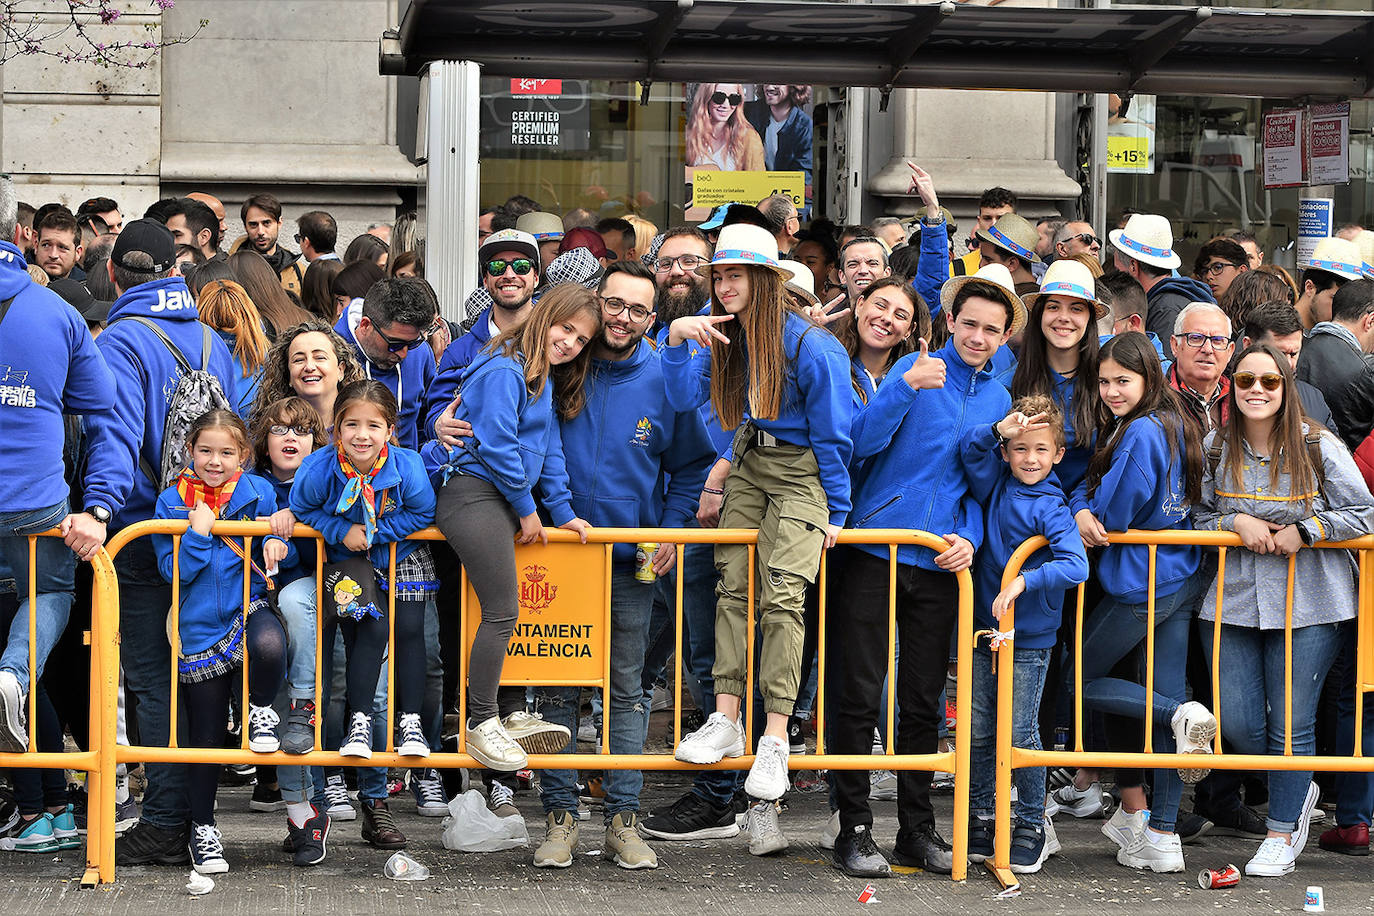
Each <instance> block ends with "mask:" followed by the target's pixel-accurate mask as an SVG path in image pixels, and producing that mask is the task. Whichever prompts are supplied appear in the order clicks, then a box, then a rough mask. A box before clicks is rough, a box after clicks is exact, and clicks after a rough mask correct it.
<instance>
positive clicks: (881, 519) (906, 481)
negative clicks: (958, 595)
mask: <svg viewBox="0 0 1374 916" xmlns="http://www.w3.org/2000/svg"><path fill="white" fill-rule="evenodd" d="M931 355H933V356H937V357H939V358H940V359H943V360H944V361H945V386H944V387H943V388H930V389H924V390H917V389H915V388H912V387H911V386H910V385H909V384H907V381H906V379H904V378H903V377H902V375H903V373H905V372H906V370H907V369H908V368H909V367H910V366H911V364H912V363H914V362H915V361H916V360H917V358H918V357H919V356H920V354H919V353H908V354H907V355H906V356H903V357H902V358H901V359H899V360H897V362H896V363H895V364H894V365H893V367H892V368H891V369H889V370H888V373H887V375H886V376H885V377H884V378H883V382H882V384H881V385H879V386H878V391H877V393H876V394H875V395H874V396H873V399H872V400H870V401H869V402H868V405H867V406H865V407H864V409H863V410H861V411H860V412H859V413H858V415H857V416H855V418H854V458H855V460H856V461H866V464H865V466H864V473H863V475H862V481H861V482H860V483H859V486H858V487H857V489H856V492H855V496H854V519H855V521H854V523H853V526H852V527H854V528H916V529H919V530H922V531H929V532H930V533H931V534H935V535H941V536H943V535H946V534H957V535H959V536H960V537H962V538H964V539H965V540H967V541H968V542H969V543H971V544H972V545H973V546H974V547H975V548H977V547H978V545H979V544H981V543H982V542H983V513H982V509H981V508H980V507H979V505H978V501H977V500H975V499H974V498H973V496H972V495H971V494H970V493H969V480H968V474H967V472H966V471H965V469H964V464H963V462H962V461H961V460H960V458H959V443H960V442H961V441H962V440H963V438H964V434H965V433H966V432H967V431H968V430H969V429H971V428H973V427H974V426H979V425H982V424H986V423H996V422H997V421H998V420H1000V419H1002V418H1003V417H1005V416H1006V415H1007V412H1008V411H1009V410H1010V409H1011V396H1010V395H1009V394H1007V389H1005V388H1003V387H1002V386H1001V385H999V384H997V382H996V381H994V379H993V375H992V373H991V372H990V371H989V370H988V369H987V368H983V369H979V370H975V369H974V368H973V367H972V366H970V365H969V364H968V363H966V362H964V360H963V359H962V358H961V357H960V356H959V352H958V350H957V349H955V346H954V341H952V340H951V341H949V342H948V343H946V344H945V345H944V346H943V347H941V348H940V349H939V350H937V351H936V352H935V353H933V354H931ZM856 546H858V549H859V550H862V551H864V552H866V553H870V554H872V555H873V556H875V557H881V558H884V559H885V558H886V557H887V555H888V549H887V547H886V546H885V545H882V544H863V545H856ZM897 562H899V563H903V564H905V565H908V566H913V565H914V566H919V567H921V568H922V569H929V570H937V569H939V567H938V566H936V565H935V552H934V551H932V550H930V549H929V548H927V547H915V546H911V545H903V546H901V547H898V548H897Z"/></svg>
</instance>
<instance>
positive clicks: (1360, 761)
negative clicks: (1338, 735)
mask: <svg viewBox="0 0 1374 916" xmlns="http://www.w3.org/2000/svg"><path fill="white" fill-rule="evenodd" d="M1107 537H1108V540H1109V541H1110V542H1111V543H1112V544H1139V545H1144V546H1146V547H1147V548H1148V551H1149V578H1150V585H1149V589H1148V592H1147V597H1146V614H1147V617H1146V621H1147V624H1146V633H1145V666H1144V671H1145V684H1144V686H1145V696H1146V700H1145V727H1144V740H1143V748H1144V749H1143V751H1141V752H1139V753H1123V752H1091V751H1085V750H1084V749H1083V674H1082V670H1083V666H1082V656H1083V612H1084V608H1083V600H1084V593H1085V589H1086V586H1082V585H1080V586H1079V587H1078V589H1077V597H1078V600H1077V602H1076V605H1077V606H1076V608H1075V609H1074V614H1075V621H1074V630H1073V632H1074V653H1073V658H1074V681H1073V694H1074V701H1073V716H1074V746H1073V749H1072V750H1063V751H1053V750H1029V749H1026V748H1018V747H1014V746H1013V745H1012V708H1013V707H1012V702H1013V696H1012V685H1013V677H1012V667H1013V663H1012V660H1013V658H1014V655H1013V653H1014V651H1015V635H1014V633H1013V630H1014V628H1015V626H1016V622H1015V612H1014V608H1013V609H1012V610H1010V611H1008V612H1007V614H1006V615H1005V616H1003V618H1002V620H1001V621H1000V622H999V627H1000V629H1001V630H1002V631H1003V633H1005V634H1009V635H1008V636H1007V637H1006V638H1004V639H1002V640H1000V641H999V643H998V644H997V645H996V646H995V647H993V652H994V653H996V654H995V655H994V659H995V660H997V661H1001V662H1002V664H1000V665H998V666H997V732H996V737H997V751H996V753H997V760H996V809H995V811H996V813H995V829H996V839H995V842H994V846H993V857H992V858H991V859H988V860H986V863H985V864H986V867H987V868H988V870H989V871H991V872H992V873H993V875H994V876H996V878H997V880H998V881H999V882H1000V883H1001V884H1002V885H1003V886H1004V887H1008V888H1010V887H1014V886H1016V885H1017V884H1018V883H1019V882H1018V880H1017V878H1016V875H1015V874H1013V873H1012V871H1011V869H1010V864H1011V861H1010V860H1011V782H1012V770H1014V769H1018V768H1021V767H1035V766H1043V767H1062V766H1070V767H1074V766H1086V767H1141V768H1146V769H1151V768H1161V767H1166V768H1167V767H1180V768H1192V767H1197V766H1198V764H1199V760H1198V758H1197V757H1196V756H1193V755H1189V754H1166V753H1156V752H1155V751H1154V749H1153V747H1152V744H1153V741H1152V739H1153V730H1154V729H1153V725H1154V711H1153V707H1152V705H1151V702H1150V698H1151V696H1152V695H1153V693H1154V657H1155V635H1154V627H1155V584H1154V579H1155V555H1156V551H1157V550H1158V548H1159V547H1162V546H1189V545H1195V546H1201V547H1206V548H1216V549H1217V551H1218V558H1217V596H1216V614H1215V616H1216V622H1217V624H1221V623H1223V618H1222V595H1223V590H1224V588H1225V586H1226V551H1227V550H1228V549H1232V548H1240V549H1244V548H1243V547H1242V546H1241V540H1240V537H1239V535H1236V534H1232V533H1228V532H1213V531H1173V530H1171V531H1125V532H1116V533H1109V534H1108V536H1107ZM1048 545H1049V542H1048V541H1047V540H1046V539H1045V538H1043V537H1035V538H1031V539H1030V540H1028V541H1026V542H1025V543H1024V544H1022V545H1021V546H1020V547H1018V548H1017V549H1016V551H1015V552H1014V553H1013V554H1012V556H1011V559H1010V560H1009V561H1008V562H1007V568H1006V570H1005V571H1004V572H1003V574H1002V587H1003V588H1006V587H1007V586H1009V585H1010V584H1011V583H1012V582H1013V581H1014V580H1015V579H1016V577H1017V576H1018V575H1020V574H1021V567H1022V566H1023V565H1024V564H1025V563H1026V561H1027V560H1028V559H1030V557H1031V555H1032V554H1034V553H1035V552H1036V551H1037V550H1040V549H1041V548H1043V547H1046V546H1048ZM1304 549H1321V550H1354V551H1357V556H1358V561H1359V562H1358V569H1359V579H1358V583H1357V585H1358V589H1359V617H1358V620H1359V625H1358V626H1359V641H1358V643H1357V674H1356V683H1355V748H1354V755H1353V756H1352V757H1329V756H1327V757H1315V756H1314V757H1305V756H1294V755H1293V747H1292V733H1293V706H1292V682H1293V580H1294V577H1293V570H1294V556H1290V557H1289V558H1288V590H1287V596H1286V610H1285V619H1284V672H1285V678H1284V679H1285V682H1286V683H1287V684H1288V689H1286V690H1285V691H1284V752H1283V754H1282V755H1268V754H1226V753H1223V752H1222V746H1221V727H1224V719H1223V715H1224V712H1225V703H1224V702H1222V701H1221V699H1220V698H1221V667H1220V666H1221V651H1220V644H1221V627H1220V626H1219V625H1218V626H1216V627H1215V628H1214V630H1213V637H1212V639H1213V642H1212V696H1213V697H1214V698H1215V699H1216V703H1215V705H1216V708H1215V709H1213V710H1212V711H1213V714H1214V715H1215V716H1216V719H1217V723H1218V725H1219V726H1221V727H1219V728H1218V730H1217V736H1216V739H1215V742H1214V747H1213V751H1214V754H1213V755H1211V756H1209V757H1207V758H1206V761H1205V762H1206V764H1207V766H1208V767H1210V768H1212V769H1222V770H1314V771H1333V772H1342V771H1347V772H1348V771H1374V757H1365V756H1363V755H1362V753H1361V732H1362V726H1363V711H1364V695H1365V694H1366V693H1367V692H1370V691H1374V651H1371V647H1374V642H1371V641H1370V637H1371V636H1372V635H1374V629H1372V628H1374V613H1372V612H1374V575H1371V573H1374V536H1366V537H1362V538H1358V539H1356V540H1351V541H1338V542H1321V543H1318V544H1316V545H1314V547H1313V548H1304ZM1207 584H1210V583H1207ZM1204 594H1205V593H1204ZM1065 612H1066V613H1068V608H1065ZM962 683H963V681H962V680H961V685H962ZM962 721H964V720H961V724H962ZM961 731H962V729H961ZM956 827H957V824H956Z"/></svg>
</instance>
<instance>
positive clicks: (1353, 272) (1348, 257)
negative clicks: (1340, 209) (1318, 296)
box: [1298, 236, 1364, 280]
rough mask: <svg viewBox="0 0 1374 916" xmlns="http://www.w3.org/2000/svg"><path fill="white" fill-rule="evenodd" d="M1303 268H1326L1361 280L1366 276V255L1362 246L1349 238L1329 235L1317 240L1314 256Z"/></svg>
mask: <svg viewBox="0 0 1374 916" xmlns="http://www.w3.org/2000/svg"><path fill="white" fill-rule="evenodd" d="M1298 266H1299V267H1301V268H1313V269H1315V270H1324V271H1326V272H1327V273H1329V274H1335V275H1336V276H1338V277H1343V278H1344V279H1346V280H1359V279H1360V278H1362V277H1363V276H1364V257H1363V255H1361V254H1360V246H1359V245H1356V244H1355V243H1354V242H1352V241H1350V240H1349V239H1341V238H1334V237H1332V236H1328V237H1326V238H1324V239H1321V240H1320V241H1318V242H1317V245H1316V247H1315V248H1313V249H1312V257H1311V258H1310V259H1309V260H1308V262H1307V263H1306V264H1299V265H1298Z"/></svg>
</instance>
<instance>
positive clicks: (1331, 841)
mask: <svg viewBox="0 0 1374 916" xmlns="http://www.w3.org/2000/svg"><path fill="white" fill-rule="evenodd" d="M1317 845H1318V846H1320V847H1321V848H1322V849H1325V850H1326V851H1328V852H1338V853H1340V854H1341V855H1343V856H1367V855H1369V825H1368V824H1351V825H1350V826H1349V827H1332V828H1331V829H1330V830H1328V831H1326V832H1325V833H1323V834H1322V835H1321V839H1319V840H1318V841H1317Z"/></svg>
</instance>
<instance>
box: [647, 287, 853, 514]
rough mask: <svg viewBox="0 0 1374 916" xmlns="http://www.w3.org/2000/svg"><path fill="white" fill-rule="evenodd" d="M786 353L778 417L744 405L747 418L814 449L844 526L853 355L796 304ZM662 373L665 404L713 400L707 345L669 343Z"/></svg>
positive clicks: (688, 405) (736, 337) (735, 339)
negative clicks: (762, 416) (764, 416)
mask: <svg viewBox="0 0 1374 916" xmlns="http://www.w3.org/2000/svg"><path fill="white" fill-rule="evenodd" d="M726 327H727V329H728V328H730V327H732V326H731V325H727V326H726ZM727 336H730V337H731V340H732V342H731V343H730V344H729V346H732V347H739V346H743V345H744V338H743V332H742V331H741V330H740V329H739V328H737V327H735V328H734V329H733V331H730V330H727ZM783 353H784V355H785V356H786V358H787V379H786V381H785V382H784V384H783V390H782V409H781V410H780V411H778V416H777V419H775V420H759V419H755V418H753V417H750V416H748V415H747V414H748V412H747V411H746V416H745V419H747V420H749V421H751V422H752V423H753V424H754V425H755V426H757V427H758V428H759V429H761V430H764V431H765V432H768V433H770V434H772V435H774V436H776V437H777V438H778V439H779V440H781V441H783V442H787V443H790V444H792V445H800V446H804V447H807V448H810V449H811V451H812V452H813V453H814V454H815V456H816V465H817V467H818V468H819V470H820V482H821V487H822V488H823V489H824V490H825V495H826V501H827V504H828V508H829V513H830V524H832V525H843V524H844V522H845V519H846V518H847V517H848V515H849V509H850V505H851V503H850V491H849V461H850V458H851V456H852V454H853V442H852V441H851V440H850V429H849V428H850V425H851V424H852V422H853V417H854V401H853V388H852V387H851V385H850V379H849V371H850V368H849V354H848V353H846V352H845V351H844V347H842V346H840V342H839V341H837V340H836V339H835V337H834V335H832V334H830V333H829V332H828V331H825V330H824V329H822V328H818V327H817V326H816V325H814V324H812V323H811V322H810V321H807V320H806V319H805V318H803V317H802V316H801V315H799V314H797V313H796V312H792V311H788V312H787V313H786V318H785V321H784V324H783ZM663 378H664V382H665V383H666V384H667V390H668V403H669V404H671V405H672V407H673V408H674V409H675V410H694V409H696V408H697V407H699V406H701V405H702V404H703V403H705V402H707V401H709V400H710V399H711V353H710V351H709V350H707V349H706V348H705V347H698V346H697V345H696V344H694V343H693V342H691V341H684V342H683V343H681V344H679V345H678V346H676V347H665V348H664V349H663Z"/></svg>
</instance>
